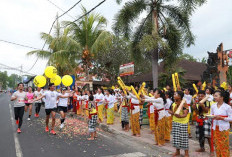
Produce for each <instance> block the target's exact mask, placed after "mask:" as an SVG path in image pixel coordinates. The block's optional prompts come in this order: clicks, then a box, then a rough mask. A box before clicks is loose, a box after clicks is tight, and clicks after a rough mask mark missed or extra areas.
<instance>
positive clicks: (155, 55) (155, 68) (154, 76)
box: [151, 49, 159, 88]
mask: <svg viewBox="0 0 232 157" xmlns="http://www.w3.org/2000/svg"><path fill="white" fill-rule="evenodd" d="M158 59H159V57H158V49H156V50H154V51H153V53H152V56H151V61H152V79H153V88H157V87H158V75H159V74H158V67H159V66H158Z"/></svg>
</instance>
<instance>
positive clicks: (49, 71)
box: [44, 66, 57, 78]
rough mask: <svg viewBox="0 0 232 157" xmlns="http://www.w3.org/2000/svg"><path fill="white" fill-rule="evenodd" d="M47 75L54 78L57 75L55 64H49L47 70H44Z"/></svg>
mask: <svg viewBox="0 0 232 157" xmlns="http://www.w3.org/2000/svg"><path fill="white" fill-rule="evenodd" d="M44 73H45V75H46V76H47V77H48V78H53V77H55V76H56V74H57V70H56V68H55V67H53V66H48V67H47V68H46V69H45V71H44Z"/></svg>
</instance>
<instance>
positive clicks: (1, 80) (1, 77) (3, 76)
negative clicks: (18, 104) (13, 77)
mask: <svg viewBox="0 0 232 157" xmlns="http://www.w3.org/2000/svg"><path fill="white" fill-rule="evenodd" d="M7 79H8V76H7V72H6V71H4V72H1V71H0V87H2V89H6V87H7V83H8V81H7Z"/></svg>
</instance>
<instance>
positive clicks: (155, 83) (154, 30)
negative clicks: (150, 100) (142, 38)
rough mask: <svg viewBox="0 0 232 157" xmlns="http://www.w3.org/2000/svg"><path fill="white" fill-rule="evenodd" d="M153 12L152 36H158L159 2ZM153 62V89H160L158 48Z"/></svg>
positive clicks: (152, 57) (152, 55) (154, 53)
mask: <svg viewBox="0 0 232 157" xmlns="http://www.w3.org/2000/svg"><path fill="white" fill-rule="evenodd" d="M153 2H154V3H153V5H154V8H153V12H152V24H153V27H152V35H153V36H155V35H157V34H158V28H159V26H158V25H159V23H158V16H157V10H156V3H157V1H156V0H154V1H153ZM151 60H152V79H153V88H157V87H158V60H159V49H158V47H157V48H156V49H154V51H153V52H152V54H151Z"/></svg>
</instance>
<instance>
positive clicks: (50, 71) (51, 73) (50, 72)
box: [33, 66, 73, 87]
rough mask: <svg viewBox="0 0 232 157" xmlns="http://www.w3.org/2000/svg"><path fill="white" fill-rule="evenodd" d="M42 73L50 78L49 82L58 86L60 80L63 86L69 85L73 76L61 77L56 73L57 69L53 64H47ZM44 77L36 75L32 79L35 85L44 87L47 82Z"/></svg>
mask: <svg viewBox="0 0 232 157" xmlns="http://www.w3.org/2000/svg"><path fill="white" fill-rule="evenodd" d="M44 74H45V76H46V77H47V78H49V79H50V82H51V83H54V85H55V86H59V85H60V84H61V82H62V84H63V85H65V86H70V85H71V84H72V83H73V78H72V77H71V76H70V75H65V76H63V77H62V79H61V77H60V76H59V75H57V69H56V68H55V67H53V66H48V67H47V68H46V69H45V71H44ZM46 77H44V76H42V75H37V76H36V77H35V78H34V80H33V82H34V84H35V86H37V87H44V86H45V85H46V83H47V81H46Z"/></svg>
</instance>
